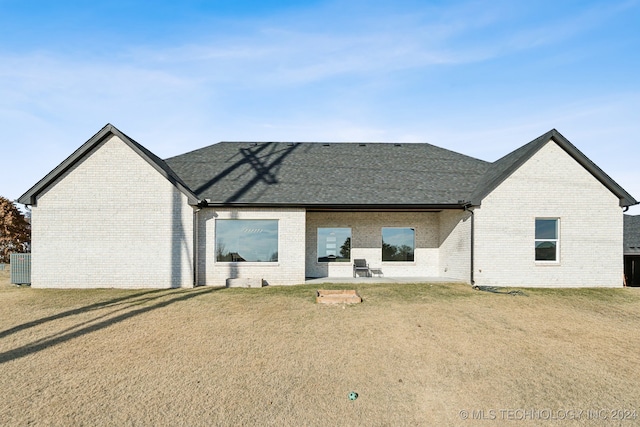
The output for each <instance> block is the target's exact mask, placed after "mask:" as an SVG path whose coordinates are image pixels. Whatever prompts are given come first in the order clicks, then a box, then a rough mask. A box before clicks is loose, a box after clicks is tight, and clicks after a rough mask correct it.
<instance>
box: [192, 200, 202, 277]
mask: <svg viewBox="0 0 640 427" xmlns="http://www.w3.org/2000/svg"><path fill="white" fill-rule="evenodd" d="M200 206H201V205H200V203H198V204H197V205H196V206H195V209H194V210H193V287H194V288H195V287H197V286H198V279H199V277H198V270H199V268H198V252H199V250H198V249H199V248H198V228H199V227H198V225H199V224H198V217H199V215H198V213H199V212H200V210H201V208H200Z"/></svg>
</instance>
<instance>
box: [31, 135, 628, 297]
mask: <svg viewBox="0 0 640 427" xmlns="http://www.w3.org/2000/svg"><path fill="white" fill-rule="evenodd" d="M19 201H20V202H21V203H23V204H27V205H31V207H32V221H33V223H32V233H33V235H32V240H33V242H32V256H33V266H32V286H34V287H72V288H87V287H123V288H142V287H159V288H169V287H191V286H194V285H214V286H219V285H225V284H228V283H229V281H230V280H231V281H233V280H242V281H245V282H254V283H255V282H257V281H259V282H260V284H262V283H267V284H270V285H293V284H299V283H304V281H305V278H309V277H332V278H334V277H338V278H339V277H351V276H352V274H353V271H354V270H353V268H352V267H353V260H354V259H366V260H367V263H368V264H369V265H370V266H371V267H372V268H375V269H376V271H379V272H383V273H384V275H385V277H402V276H405V277H444V278H448V279H451V280H459V281H464V282H467V283H470V284H475V285H479V286H528V287H535V286H546V287H579V286H605V287H619V286H622V285H623V262H622V261H623V211H624V210H625V208H626V207H628V206H631V205H635V204H637V202H636V200H635V199H634V198H633V197H632V196H631V195H630V194H629V193H627V192H626V191H625V190H624V189H623V188H621V187H620V186H619V185H618V184H617V183H615V182H614V181H613V180H612V179H611V178H610V177H609V176H608V175H606V174H605V173H604V172H603V171H602V170H601V169H600V168H598V166H596V165H595V164H594V163H593V162H591V161H590V160H589V159H588V158H587V157H586V156H585V155H584V154H582V153H581V152H580V151H579V150H578V149H577V148H576V147H575V146H573V145H572V144H571V143H570V142H569V141H568V140H567V139H565V138H564V137H563V136H562V135H561V134H560V133H559V132H558V131H556V130H551V131H549V132H547V133H545V134H544V135H542V136H540V137H538V138H536V139H534V140H533V141H531V142H530V143H528V144H526V145H524V146H522V147H520V148H518V149H517V150H515V151H513V152H512V153H510V154H508V155H506V156H505V157H503V158H501V159H500V160H498V161H496V162H493V163H491V162H486V161H483V160H479V159H475V158H472V157H469V156H465V155H463V154H459V153H455V152H452V151H449V150H446V149H443V148H439V147H436V146H434V145H430V144H394V143H283V142H220V143H218V144H214V145H211V146H208V147H205V148H202V149H199V150H195V151H191V152H188V153H185V154H182V155H179V156H176V157H172V158H169V159H166V160H162V159H160V158H158V157H157V156H156V155H154V154H153V153H151V152H150V151H149V150H147V149H146V148H144V147H143V146H142V145H140V144H138V143H137V142H136V141H134V140H133V139H131V138H129V137H128V136H127V135H125V134H124V133H122V132H120V131H119V130H118V129H117V128H115V127H114V126H112V125H110V124H109V125H107V126H105V127H104V128H103V129H101V130H100V131H99V132H98V133H97V134H96V135H94V136H93V137H92V138H90V139H89V140H88V141H87V142H86V143H85V144H83V145H82V146H81V147H80V148H79V149H78V150H76V151H75V152H74V153H73V154H71V156H69V157H68V158H67V159H66V160H64V161H63V162H62V163H61V164H60V165H59V166H58V167H56V168H55V169H54V170H53V171H51V172H50V173H49V174H47V175H46V176H45V177H44V178H43V179H42V180H40V181H39V182H38V183H37V184H36V185H35V186H33V187H32V188H31V189H30V190H28V191H27V192H26V193H25V194H24V195H23V196H22V197H21V198H20V199H19Z"/></svg>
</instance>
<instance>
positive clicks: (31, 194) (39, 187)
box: [18, 123, 198, 205]
mask: <svg viewBox="0 0 640 427" xmlns="http://www.w3.org/2000/svg"><path fill="white" fill-rule="evenodd" d="M113 135H115V136H117V137H118V138H120V139H121V140H122V141H123V142H124V143H125V144H126V145H128V146H129V147H131V149H133V151H135V152H136V153H138V154H139V155H140V157H142V158H143V159H144V160H146V161H147V163H149V164H150V165H151V166H153V168H154V169H156V170H157V171H158V172H159V173H160V174H161V175H162V176H164V177H165V178H166V179H168V180H169V181H170V182H171V183H172V184H173V185H175V186H176V187H177V188H178V189H180V191H182V192H183V193H184V194H185V195H186V196H187V198H188V199H189V203H192V204H196V203H197V202H198V199H197V198H196V196H195V195H194V194H193V192H192V191H191V190H189V188H188V187H187V186H186V185H185V183H184V182H183V181H182V180H181V179H180V177H178V175H176V174H175V172H174V171H173V170H171V168H170V167H169V166H168V165H167V164H166V163H165V162H164V161H163V160H162V159H160V158H159V157H158V156H156V155H155V154H153V153H152V152H151V151H149V150H147V149H146V148H144V147H143V146H142V145H140V144H138V143H137V142H136V141H134V140H133V139H131V138H129V137H128V136H127V135H125V134H124V133H122V132H120V131H119V130H118V129H117V128H116V127H115V126H113V125H112V124H110V123H109V124H107V125H106V126H105V127H103V128H102V129H100V131H99V132H98V133H96V134H95V135H94V136H92V137H91V138H90V139H89V140H88V141H87V142H85V143H84V144H83V145H82V146H81V147H80V148H78V149H77V150H76V151H75V152H74V153H73V154H71V155H70V156H69V157H67V158H66V159H65V160H64V161H63V162H62V163H60V164H59V165H58V166H57V167H56V168H55V169H54V170H52V171H51V172H49V173H48V174H47V175H46V176H45V177H44V178H42V179H41V180H40V181H38V183H37V184H36V185H34V186H33V187H31V188H30V189H29V190H28V191H27V192H26V193H24V194H23V195H22V196H20V198H19V199H18V202H19V203H22V204H25V205H33V204H35V202H36V197H37V196H38V194H39V193H40V192H42V191H43V190H45V189H46V188H47V187H48V186H49V185H50V184H51V183H52V182H54V181H55V180H56V179H58V177H60V176H61V175H63V174H64V173H65V172H66V171H68V170H69V169H70V168H72V167H73V166H74V165H75V164H76V163H78V162H79V161H81V160H82V159H84V158H85V157H86V156H87V155H89V154H90V153H91V152H92V151H93V150H94V149H95V148H96V147H97V146H99V145H100V144H101V143H102V142H103V141H105V140H107V139H108V138H110V137H111V136H113Z"/></svg>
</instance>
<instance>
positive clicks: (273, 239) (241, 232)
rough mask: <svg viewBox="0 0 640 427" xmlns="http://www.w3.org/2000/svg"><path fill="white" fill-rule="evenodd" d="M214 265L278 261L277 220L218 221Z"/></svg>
mask: <svg viewBox="0 0 640 427" xmlns="http://www.w3.org/2000/svg"><path fill="white" fill-rule="evenodd" d="M216 261H218V262H244V261H247V262H276V261H278V220H275V219H219V220H217V221H216Z"/></svg>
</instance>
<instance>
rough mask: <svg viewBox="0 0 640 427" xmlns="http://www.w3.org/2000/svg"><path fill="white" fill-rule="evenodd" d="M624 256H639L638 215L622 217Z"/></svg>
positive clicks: (639, 218) (639, 227)
mask: <svg viewBox="0 0 640 427" xmlns="http://www.w3.org/2000/svg"><path fill="white" fill-rule="evenodd" d="M624 254H625V255H640V215H635V216H634V215H624Z"/></svg>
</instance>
